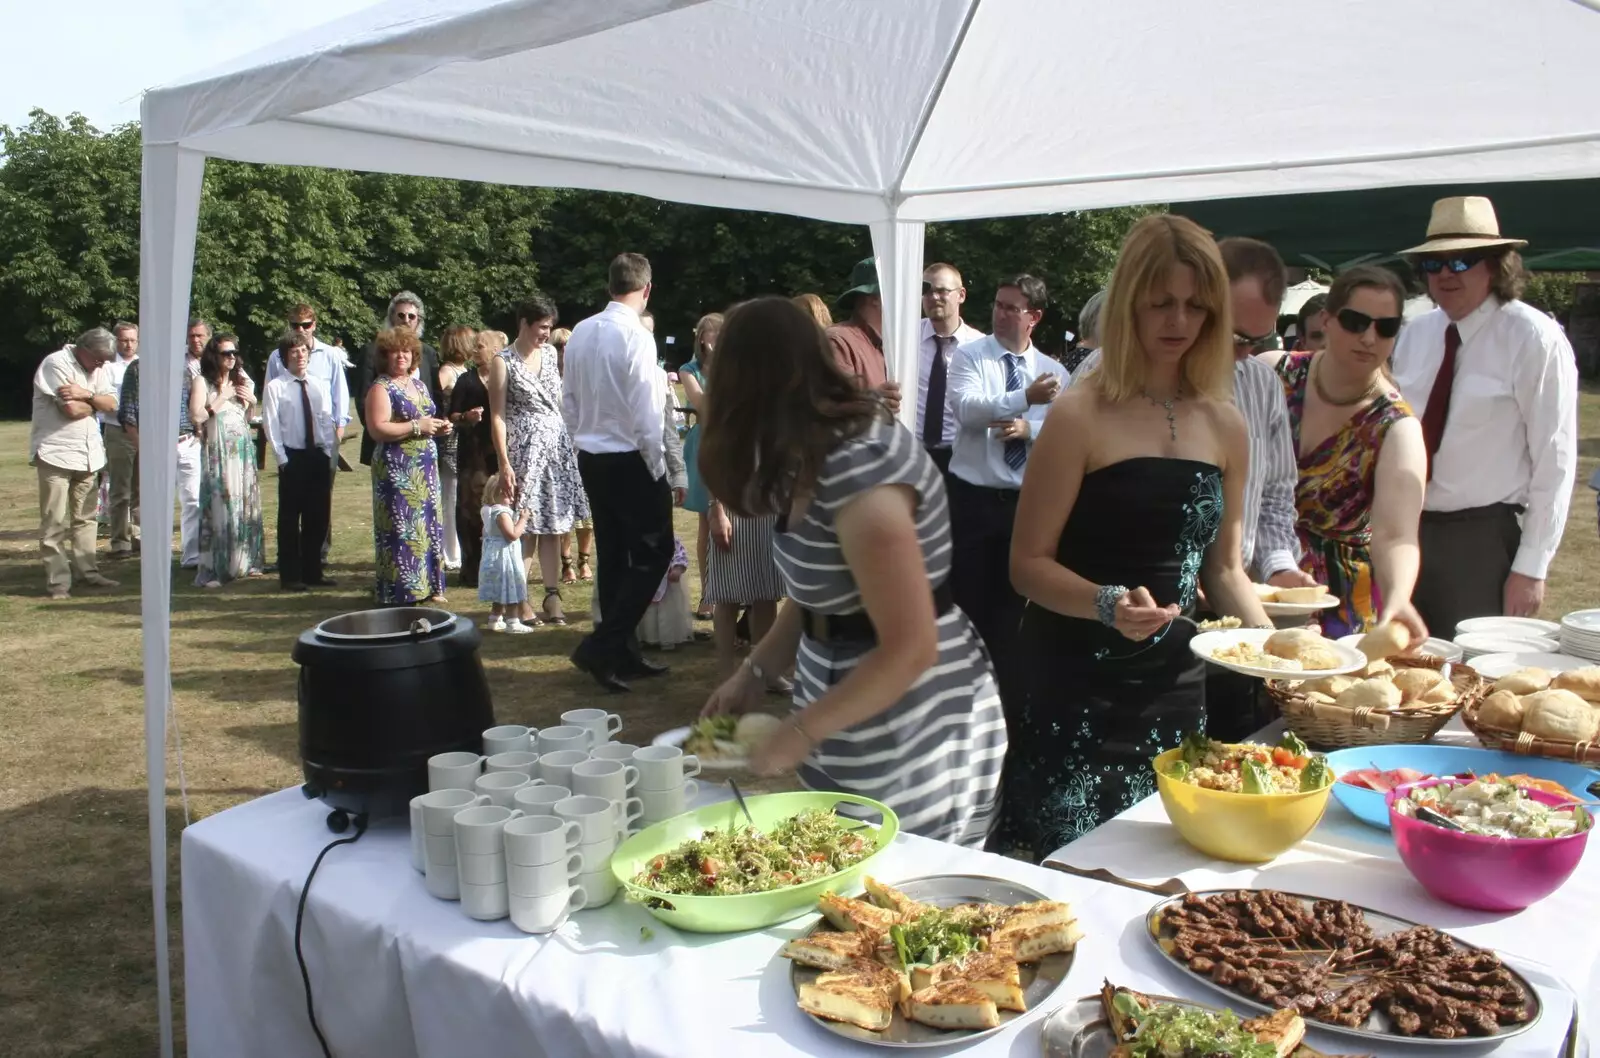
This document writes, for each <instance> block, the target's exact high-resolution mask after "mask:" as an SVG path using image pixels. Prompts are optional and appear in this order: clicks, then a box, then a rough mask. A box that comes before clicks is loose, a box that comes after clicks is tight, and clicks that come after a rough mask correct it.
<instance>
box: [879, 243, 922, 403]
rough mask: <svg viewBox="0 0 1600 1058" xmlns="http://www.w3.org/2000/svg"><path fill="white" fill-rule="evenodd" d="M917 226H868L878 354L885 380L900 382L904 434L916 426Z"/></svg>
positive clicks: (919, 290) (919, 300)
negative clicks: (879, 327)
mask: <svg viewBox="0 0 1600 1058" xmlns="http://www.w3.org/2000/svg"><path fill="white" fill-rule="evenodd" d="M926 231H927V225H926V224H924V223H922V222H921V221H906V220H881V221H874V222H873V223H872V252H873V255H874V256H876V257H877V259H878V285H879V287H880V288H881V289H882V290H883V355H884V358H885V359H886V360H887V361H888V366H889V377H890V378H892V379H894V380H895V381H896V382H899V383H900V421H901V422H903V423H905V424H906V428H907V429H913V428H915V426H916V422H917V358H918V351H917V346H918V344H919V342H920V339H921V336H922V331H921V328H920V326H919V324H918V321H919V320H920V319H921V318H922V240H923V235H924V233H925V232H926Z"/></svg>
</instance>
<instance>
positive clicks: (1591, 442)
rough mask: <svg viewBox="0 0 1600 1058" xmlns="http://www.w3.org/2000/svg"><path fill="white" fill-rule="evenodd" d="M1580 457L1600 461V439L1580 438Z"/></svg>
mask: <svg viewBox="0 0 1600 1058" xmlns="http://www.w3.org/2000/svg"><path fill="white" fill-rule="evenodd" d="M1578 455H1580V456H1582V457H1583V458H1585V459H1600V437H1580V438H1579V439H1578Z"/></svg>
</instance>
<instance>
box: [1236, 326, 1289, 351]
mask: <svg viewBox="0 0 1600 1058" xmlns="http://www.w3.org/2000/svg"><path fill="white" fill-rule="evenodd" d="M1233 347H1234V348H1235V349H1249V350H1250V352H1251V353H1252V354H1254V353H1264V352H1266V351H1268V350H1269V349H1276V348H1277V347H1278V332H1277V331H1270V332H1268V333H1266V334H1263V335H1260V336H1252V335H1248V334H1240V333H1239V332H1238V331H1234V332H1233Z"/></svg>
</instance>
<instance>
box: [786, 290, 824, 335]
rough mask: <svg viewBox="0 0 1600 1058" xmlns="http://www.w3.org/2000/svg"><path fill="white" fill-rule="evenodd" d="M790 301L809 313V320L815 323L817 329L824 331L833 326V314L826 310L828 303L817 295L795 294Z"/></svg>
mask: <svg viewBox="0 0 1600 1058" xmlns="http://www.w3.org/2000/svg"><path fill="white" fill-rule="evenodd" d="M790 300H791V301H793V302H794V303H795V304H796V305H799V306H800V307H801V308H803V309H805V310H806V311H807V312H809V313H811V318H812V319H814V320H816V321H817V326H818V327H822V328H824V329H826V328H828V327H832V326H833V313H832V312H830V311H829V310H828V303H827V302H826V301H823V300H822V299H821V298H820V297H818V296H817V295H815V294H796V295H795V296H794V297H793V298H791V299H790Z"/></svg>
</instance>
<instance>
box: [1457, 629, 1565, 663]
mask: <svg viewBox="0 0 1600 1058" xmlns="http://www.w3.org/2000/svg"><path fill="white" fill-rule="evenodd" d="M1456 646H1458V647H1460V648H1461V649H1462V650H1464V651H1466V652H1467V660H1468V661H1470V660H1472V659H1473V658H1474V657H1477V656H1478V655H1479V654H1559V653H1560V652H1561V643H1560V641H1559V640H1557V639H1555V638H1553V637H1551V636H1536V635H1506V634H1504V633H1501V632H1467V633H1464V634H1461V635H1458V636H1456Z"/></svg>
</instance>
